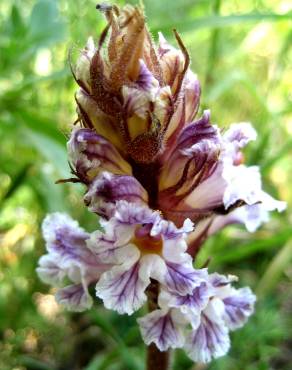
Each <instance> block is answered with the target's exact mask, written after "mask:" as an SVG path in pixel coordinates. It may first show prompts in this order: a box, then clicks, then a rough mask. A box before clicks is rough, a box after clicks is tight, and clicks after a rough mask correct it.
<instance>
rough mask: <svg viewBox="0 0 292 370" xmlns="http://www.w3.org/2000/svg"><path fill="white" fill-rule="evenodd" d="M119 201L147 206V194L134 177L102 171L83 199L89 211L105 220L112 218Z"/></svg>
mask: <svg viewBox="0 0 292 370" xmlns="http://www.w3.org/2000/svg"><path fill="white" fill-rule="evenodd" d="M119 200H126V201H128V202H131V203H138V204H147V201H148V194H147V192H146V190H145V189H144V188H143V186H142V185H141V184H140V183H139V182H138V181H137V180H136V179H135V177H133V176H122V175H114V174H112V173H110V172H105V171H104V172H102V173H101V174H100V175H99V176H97V177H96V178H95V179H94V180H93V182H92V183H91V185H90V187H89V189H88V192H87V193H86V194H85V197H84V201H85V203H86V204H87V205H88V208H89V210H90V211H92V212H96V213H98V214H99V215H100V216H103V217H106V218H110V217H111V216H113V214H114V210H115V204H116V202H118V201H119Z"/></svg>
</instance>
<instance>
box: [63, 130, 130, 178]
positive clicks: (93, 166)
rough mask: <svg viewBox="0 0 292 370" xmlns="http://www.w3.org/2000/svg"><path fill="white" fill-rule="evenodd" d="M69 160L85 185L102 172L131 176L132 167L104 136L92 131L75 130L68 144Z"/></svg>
mask: <svg viewBox="0 0 292 370" xmlns="http://www.w3.org/2000/svg"><path fill="white" fill-rule="evenodd" d="M68 152H69V158H70V160H71V162H72V165H73V167H74V168H75V169H76V174H77V175H78V177H79V178H80V179H81V181H84V182H85V183H88V182H90V181H91V180H92V179H93V178H94V177H95V176H96V175H97V174H98V173H99V172H100V171H103V170H106V171H109V172H112V173H114V174H117V175H125V174H126V175H131V173H132V169H131V166H130V165H129V164H128V162H126V161H125V160H124V159H123V158H122V156H121V155H120V153H119V152H118V151H117V149H116V148H115V147H114V146H113V145H112V144H111V143H110V142H109V141H107V140H106V139H105V138H104V137H103V136H101V135H98V134H96V133H95V132H94V131H93V130H90V129H75V130H74V131H73V132H72V135H71V138H70V140H69V142H68Z"/></svg>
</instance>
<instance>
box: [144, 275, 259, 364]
mask: <svg viewBox="0 0 292 370" xmlns="http://www.w3.org/2000/svg"><path fill="white" fill-rule="evenodd" d="M232 281H234V277H231V276H227V277H226V276H223V275H219V274H211V275H209V276H208V275H206V279H205V280H202V281H201V283H200V284H199V285H198V286H196V287H195V288H194V289H193V291H192V292H191V293H188V294H185V295H180V294H178V293H174V292H169V291H166V290H162V291H161V293H160V295H159V299H158V304H159V306H160V308H159V309H158V310H155V311H153V312H151V313H149V314H147V315H146V316H144V317H143V318H141V319H138V323H139V325H140V330H141V333H142V337H143V339H144V341H145V343H146V344H148V345H149V344H150V343H152V342H153V343H155V344H156V346H157V347H158V348H160V349H161V350H164V351H165V350H167V349H169V348H180V347H184V348H185V350H186V352H187V354H188V355H189V357H190V358H191V359H192V360H194V361H196V362H199V363H207V362H210V361H211V359H212V358H217V357H220V356H223V355H225V354H226V353H227V352H228V350H229V348H230V338H229V331H230V330H235V329H238V328H240V327H242V326H243V325H244V324H245V323H246V321H247V319H248V318H249V316H250V315H251V314H252V313H253V310H254V303H255V300H256V297H255V295H254V294H253V293H252V292H251V290H250V289H249V288H241V289H235V288H233V287H231V282H232Z"/></svg>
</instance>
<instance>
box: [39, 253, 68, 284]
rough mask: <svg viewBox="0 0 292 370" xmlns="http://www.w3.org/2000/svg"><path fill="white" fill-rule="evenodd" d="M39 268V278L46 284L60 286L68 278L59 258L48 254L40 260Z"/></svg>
mask: <svg viewBox="0 0 292 370" xmlns="http://www.w3.org/2000/svg"><path fill="white" fill-rule="evenodd" d="M38 263H39V267H38V268H37V269H36V271H37V274H38V276H39V278H40V279H41V280H42V281H43V282H44V283H46V284H50V285H54V286H58V285H60V284H61V283H62V282H63V280H64V278H65V277H66V272H65V271H64V270H63V269H62V268H60V266H59V264H58V257H57V256H54V255H52V254H46V255H44V256H42V257H41V258H40V259H39V262H38Z"/></svg>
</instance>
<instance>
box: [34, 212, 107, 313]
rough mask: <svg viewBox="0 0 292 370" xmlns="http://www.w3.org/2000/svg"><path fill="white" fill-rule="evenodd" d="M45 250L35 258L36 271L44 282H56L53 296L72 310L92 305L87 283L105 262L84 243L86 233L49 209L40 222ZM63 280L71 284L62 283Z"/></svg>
mask: <svg viewBox="0 0 292 370" xmlns="http://www.w3.org/2000/svg"><path fill="white" fill-rule="evenodd" d="M43 236H44V239H45V241H46V248H47V251H48V254H46V255H44V256H42V257H41V258H40V260H39V267H38V268H37V273H38V275H39V277H40V278H41V280H43V281H44V282H45V283H47V284H50V285H53V286H59V287H60V288H59V289H58V290H57V293H56V300H57V301H58V302H59V303H60V304H62V305H64V306H65V307H66V308H67V309H69V310H72V311H83V310H85V309H88V308H90V307H91V305H92V298H91V296H90V294H89V292H88V286H89V285H90V284H93V283H96V281H97V280H98V279H99V277H100V275H101V273H102V272H104V271H105V270H106V269H107V268H108V265H105V264H104V263H103V262H101V261H100V260H99V259H98V258H97V257H96V255H95V254H94V253H92V252H91V250H90V249H89V248H88V247H87V245H86V240H87V239H88V238H89V234H88V233H87V232H85V231H84V230H83V229H82V228H81V227H79V225H78V223H77V222H76V221H74V220H72V219H71V218H70V217H69V216H67V215H66V214H62V213H53V214H51V215H49V216H47V217H46V218H45V220H44V222H43ZM66 280H69V281H70V282H71V283H72V284H70V285H67V286H65V287H64V285H65V282H66Z"/></svg>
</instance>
